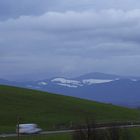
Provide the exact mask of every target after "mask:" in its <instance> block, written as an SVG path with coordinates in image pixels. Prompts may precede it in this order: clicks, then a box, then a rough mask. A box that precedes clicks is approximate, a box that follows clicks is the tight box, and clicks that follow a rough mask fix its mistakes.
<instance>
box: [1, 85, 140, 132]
mask: <svg viewBox="0 0 140 140" xmlns="http://www.w3.org/2000/svg"><path fill="white" fill-rule="evenodd" d="M17 116H20V123H37V124H39V125H40V126H41V127H42V128H44V129H53V128H55V127H56V126H58V125H59V126H60V125H61V126H62V124H65V125H70V124H72V123H73V124H74V123H81V122H84V121H85V119H86V118H87V117H88V118H90V119H94V118H96V119H97V120H98V121H112V120H119V121H123V120H138V119H139V117H140V113H139V111H137V110H132V109H127V108H122V107H117V106H113V105H110V104H103V103H98V102H92V101H88V100H83V99H78V98H73V97H67V96H61V95H56V94H49V93H46V92H41V91H35V90H29V89H23V88H16V87H10V86H0V132H2V131H3V132H4V131H15V125H16V123H17Z"/></svg>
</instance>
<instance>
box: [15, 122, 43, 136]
mask: <svg viewBox="0 0 140 140" xmlns="http://www.w3.org/2000/svg"><path fill="white" fill-rule="evenodd" d="M18 127H19V128H18ZM18 129H19V130H18ZM41 131H42V129H41V128H39V127H38V125H37V124H19V126H18V125H17V126H16V132H17V133H19V134H36V133H40V132H41Z"/></svg>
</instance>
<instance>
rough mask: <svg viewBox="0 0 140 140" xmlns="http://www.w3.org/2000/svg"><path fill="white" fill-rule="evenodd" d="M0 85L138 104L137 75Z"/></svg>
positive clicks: (97, 75) (93, 75) (92, 75)
mask: <svg viewBox="0 0 140 140" xmlns="http://www.w3.org/2000/svg"><path fill="white" fill-rule="evenodd" d="M3 81H4V83H3ZM0 84H8V85H14V86H19V87H25V88H31V89H37V90H42V91H48V92H52V93H56V94H62V95H68V96H74V97H79V98H85V99H89V100H96V101H100V102H106V103H113V104H117V105H124V106H131V107H132V106H133V107H136V106H140V78H139V77H132V76H117V75H110V74H103V73H90V74H86V75H82V76H79V77H76V78H71V79H70V78H64V77H55V78H52V79H45V80H39V81H29V82H20V83H19V82H10V81H6V80H0Z"/></svg>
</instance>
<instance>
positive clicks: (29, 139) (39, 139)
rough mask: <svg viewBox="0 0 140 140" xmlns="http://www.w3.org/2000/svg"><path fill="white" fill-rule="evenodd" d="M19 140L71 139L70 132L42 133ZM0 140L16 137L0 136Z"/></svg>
mask: <svg viewBox="0 0 140 140" xmlns="http://www.w3.org/2000/svg"><path fill="white" fill-rule="evenodd" d="M19 139H20V140H72V136H71V135H70V134H55V135H47V136H45V135H42V136H23V137H20V138H19ZM0 140H18V138H17V137H13V138H12V137H11V138H0Z"/></svg>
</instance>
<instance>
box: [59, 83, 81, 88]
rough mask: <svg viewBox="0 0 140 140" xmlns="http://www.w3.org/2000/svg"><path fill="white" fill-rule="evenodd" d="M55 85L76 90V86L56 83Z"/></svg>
mask: <svg viewBox="0 0 140 140" xmlns="http://www.w3.org/2000/svg"><path fill="white" fill-rule="evenodd" d="M57 85H60V86H65V87H70V88H77V87H78V86H76V85H69V84H63V83H57Z"/></svg>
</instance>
